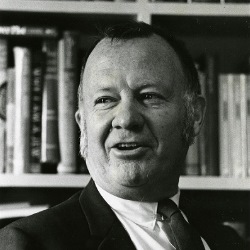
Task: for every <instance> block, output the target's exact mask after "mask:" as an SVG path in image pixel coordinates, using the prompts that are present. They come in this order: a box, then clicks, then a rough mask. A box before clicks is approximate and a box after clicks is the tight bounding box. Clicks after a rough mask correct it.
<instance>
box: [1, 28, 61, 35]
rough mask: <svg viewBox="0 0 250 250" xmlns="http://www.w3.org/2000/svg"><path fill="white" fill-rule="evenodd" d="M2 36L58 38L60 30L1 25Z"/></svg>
mask: <svg viewBox="0 0 250 250" xmlns="http://www.w3.org/2000/svg"><path fill="white" fill-rule="evenodd" d="M0 36H31V37H44V38H46V37H47V38H54V37H57V36H58V30H57V29H56V28H54V27H39V26H37V27H35V26H20V25H0Z"/></svg>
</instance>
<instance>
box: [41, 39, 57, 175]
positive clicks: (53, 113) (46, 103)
mask: <svg viewBox="0 0 250 250" xmlns="http://www.w3.org/2000/svg"><path fill="white" fill-rule="evenodd" d="M42 50H43V52H44V53H45V73H44V85H43V94H42V95H43V96H42V133H41V134H42V135H41V136H42V142H41V143H42V145H41V162H42V163H43V164H44V166H51V167H53V168H54V167H55V166H56V165H57V164H58V162H59V143H58V113H57V100H58V96H57V95H58V86H57V84H58V77H57V75H58V68H57V66H58V65H57V56H58V46H57V41H55V40H45V41H44V43H43V49H42ZM45 168H46V167H45ZM50 170H51V169H46V170H45V172H47V171H48V172H49V171H50ZM53 171H54V170H53Z"/></svg>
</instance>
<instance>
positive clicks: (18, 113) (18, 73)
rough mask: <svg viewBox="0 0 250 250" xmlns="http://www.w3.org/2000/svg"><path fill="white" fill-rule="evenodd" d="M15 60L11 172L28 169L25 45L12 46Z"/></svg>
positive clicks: (27, 62)
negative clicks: (13, 136)
mask: <svg viewBox="0 0 250 250" xmlns="http://www.w3.org/2000/svg"><path fill="white" fill-rule="evenodd" d="M13 49H14V61H15V132H14V133H15V139H14V141H15V143H14V145H15V146H14V161H13V173H14V174H22V173H25V172H27V169H29V155H30V154H29V151H30V143H29V142H30V140H29V134H30V84H31V52H30V50H29V49H28V48H25V47H14V48H13Z"/></svg>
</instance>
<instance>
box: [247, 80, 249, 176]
mask: <svg viewBox="0 0 250 250" xmlns="http://www.w3.org/2000/svg"><path fill="white" fill-rule="evenodd" d="M247 176H248V177H250V75H247Z"/></svg>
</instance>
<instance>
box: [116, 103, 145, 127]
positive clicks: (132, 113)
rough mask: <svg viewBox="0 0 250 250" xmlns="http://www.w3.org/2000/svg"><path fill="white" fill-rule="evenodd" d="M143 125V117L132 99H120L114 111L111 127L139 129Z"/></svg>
mask: <svg viewBox="0 0 250 250" xmlns="http://www.w3.org/2000/svg"><path fill="white" fill-rule="evenodd" d="M143 125H144V118H143V115H142V113H141V112H140V110H139V107H137V106H136V104H134V103H132V101H124V102H123V101H121V103H120V104H119V105H118V107H117V110H116V112H115V116H114V119H113V121H112V127H113V128H116V129H126V130H140V129H141V128H142V127H143Z"/></svg>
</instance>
